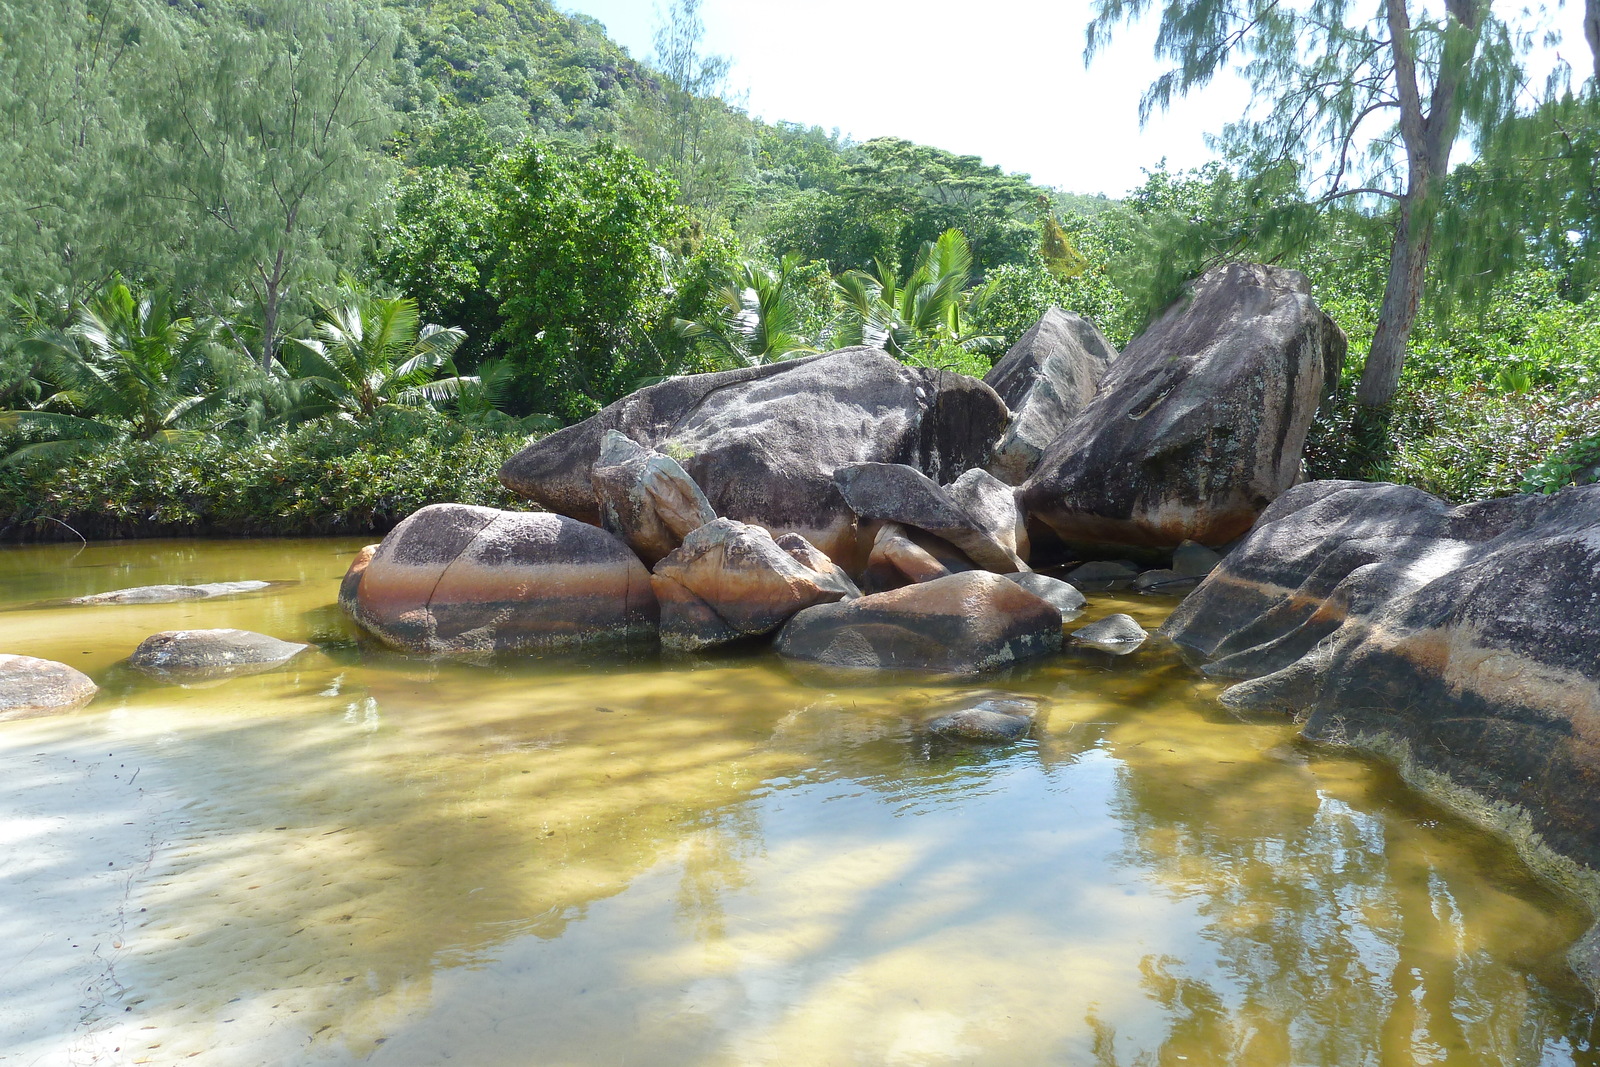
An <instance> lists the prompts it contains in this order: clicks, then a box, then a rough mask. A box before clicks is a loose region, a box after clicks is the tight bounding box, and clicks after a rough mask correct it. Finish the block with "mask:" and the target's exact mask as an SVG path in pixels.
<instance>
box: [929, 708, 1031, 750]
mask: <svg viewBox="0 0 1600 1067" xmlns="http://www.w3.org/2000/svg"><path fill="white" fill-rule="evenodd" d="M1038 712H1039V702H1038V701H1036V700H1029V699H1027V698H1025V697H994V698H990V699H988V700H984V701H980V702H979V703H977V704H974V705H973V706H972V707H968V708H960V709H958V710H956V711H952V712H949V713H947V714H945V715H941V716H939V717H938V718H937V719H934V720H933V721H932V722H930V723H929V724H928V727H927V730H928V733H930V734H932V735H934V736H935V737H943V738H947V739H949V740H952V741H975V742H978V743H980V744H1005V743H1006V742H1009V741H1016V740H1018V739H1019V738H1022V737H1025V736H1027V733H1028V731H1029V730H1031V729H1033V720H1034V716H1036V715H1037V714H1038Z"/></svg>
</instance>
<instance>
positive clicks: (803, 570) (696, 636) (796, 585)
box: [650, 519, 858, 652]
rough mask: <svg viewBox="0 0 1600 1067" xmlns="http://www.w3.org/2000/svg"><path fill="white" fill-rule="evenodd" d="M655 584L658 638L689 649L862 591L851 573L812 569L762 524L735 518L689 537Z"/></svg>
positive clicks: (753, 631)
mask: <svg viewBox="0 0 1600 1067" xmlns="http://www.w3.org/2000/svg"><path fill="white" fill-rule="evenodd" d="M786 536H791V537H792V536H794V535H792V534H791V535H786ZM650 583H651V586H652V587H653V588H654V590H655V594H656V599H657V600H659V601H660V603H661V643H662V644H663V645H665V646H666V647H668V648H673V649H678V650H680V651H690V652H693V651H699V650H701V649H706V648H711V647H714V646H716V645H721V644H726V643H728V642H730V641H737V640H740V639H743V638H747V637H755V636H758V635H760V634H765V633H770V632H771V631H773V630H776V629H777V628H778V627H779V626H782V625H783V624H784V623H785V622H787V621H788V620H789V618H790V617H791V616H793V615H794V614H795V613H796V612H798V611H800V610H801V609H802V608H809V607H811V606H812V605H814V604H826V603H831V602H833V601H835V600H843V599H845V598H846V597H849V596H853V595H858V594H857V592H856V590H855V586H854V585H853V584H852V583H849V582H848V579H846V580H845V581H840V580H839V579H838V578H837V577H835V575H834V574H833V573H832V572H831V570H830V571H821V570H813V569H812V568H811V567H809V566H807V565H805V564H804V563H801V562H800V561H799V560H798V559H796V558H795V556H794V555H792V554H791V553H790V552H789V551H786V550H785V549H784V548H783V547H782V546H780V545H778V544H777V542H775V541H774V540H773V539H772V535H771V534H769V533H768V532H767V531H766V530H765V529H763V528H762V527H760V526H752V525H749V524H747V523H742V522H737V521H735V520H733V519H716V520H714V521H712V522H709V523H707V524H705V525H704V526H701V527H700V528H699V529H697V530H695V531H694V532H693V533H691V534H690V535H689V536H688V537H686V538H684V541H683V544H682V545H681V546H679V547H678V548H677V549H675V550H674V551H673V552H672V553H671V554H669V555H667V556H666V557H665V558H663V559H662V560H661V562H659V563H657V564H656V569H655V573H654V574H653V575H652V576H651V579H650Z"/></svg>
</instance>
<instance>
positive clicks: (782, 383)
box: [500, 348, 1010, 573]
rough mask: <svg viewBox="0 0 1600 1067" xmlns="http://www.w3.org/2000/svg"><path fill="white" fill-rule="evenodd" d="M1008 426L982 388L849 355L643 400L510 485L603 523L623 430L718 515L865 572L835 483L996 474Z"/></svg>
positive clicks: (626, 405) (514, 471)
mask: <svg viewBox="0 0 1600 1067" xmlns="http://www.w3.org/2000/svg"><path fill="white" fill-rule="evenodd" d="M1009 417H1010V413H1009V411H1008V410H1007V409H1006V406H1005V404H1004V402H1003V401H1001V399H1000V398H999V397H998V396H997V395H996V394H995V392H994V390H992V389H990V388H989V387H988V386H986V385H984V384H983V383H982V382H980V381H977V380H976V379H973V378H968V377H965V376H963V375H960V374H953V373H950V372H948V371H939V370H931V369H927V368H921V367H908V366H905V365H904V364H902V363H900V362H899V361H898V360H896V359H894V358H892V357H890V356H888V355H886V354H884V353H883V352H880V351H878V350H876V349H869V348H847V349H843V350H841V351H838V352H830V353H827V354H825V355H821V356H812V357H810V358H807V359H797V360H791V361H788V362H783V363H774V364H768V365H766V366H761V367H743V368H739V369H737V370H730V371H719V372H717V373H715V374H697V375H690V376H687V377H683V378H675V379H672V380H670V381H666V382H662V383H661V384H659V385H653V386H650V387H649V388H646V389H641V390H640V391H639V392H637V393H634V394H633V395H632V396H629V397H625V398H624V399H622V400H619V401H617V402H616V403H614V404H612V405H610V406H609V407H607V408H606V409H605V410H603V411H601V412H600V413H599V414H597V415H595V416H594V417H592V418H590V419H588V420H586V421H584V422H581V423H579V424H577V425H576V426H569V427H567V428H566V429H564V430H561V431H558V432H556V433H553V434H551V435H550V436H549V437H546V438H544V439H542V440H540V441H537V442H535V443H533V444H531V445H529V446H528V447H527V448H525V449H523V450H522V451H521V452H519V453H517V454H516V455H515V456H513V457H511V459H509V460H507V461H506V464H505V466H504V467H503V468H502V469H501V472H500V477H501V480H502V481H503V482H505V484H506V485H507V486H508V487H509V488H510V489H512V490H513V491H514V492H517V493H520V494H521V495H523V496H525V497H527V498H528V499H530V500H533V501H536V502H537V503H539V504H540V505H542V506H544V507H546V508H549V509H550V510H551V511H555V512H558V513H560V514H562V515H567V516H571V517H572V518H576V519H580V520H582V521H584V522H589V523H596V524H598V523H599V522H600V510H599V506H598V503H597V501H596V499H595V492H594V485H593V482H592V480H591V472H592V471H593V469H594V466H595V463H596V462H597V460H598V459H599V455H600V446H601V440H602V438H603V437H604V435H605V433H606V431H608V430H617V431H619V432H620V433H622V434H624V435H625V436H627V437H629V438H631V439H632V440H634V441H636V442H638V443H640V444H641V445H645V446H648V447H651V448H655V449H657V450H658V451H660V452H663V453H665V454H667V455H669V456H673V457H675V458H677V459H678V461H679V462H680V463H681V464H682V466H683V469H684V471H685V472H686V473H687V474H688V475H689V477H690V478H692V479H693V480H694V482H695V483H696V484H697V485H699V486H700V488H701V489H702V490H704V492H705V495H706V498H707V499H708V501H709V502H710V504H711V507H712V508H713V509H714V510H715V512H716V513H717V514H719V515H724V516H727V517H729V518H733V519H738V520H739V521H741V522H749V523H755V524H757V525H760V526H765V527H766V528H767V529H768V530H770V531H771V532H772V533H773V534H774V535H779V534H783V533H790V532H792V533H798V534H801V535H802V536H804V537H805V538H806V539H807V540H809V541H810V542H811V543H812V544H814V545H816V546H817V547H818V548H819V549H821V550H822V551H823V552H824V553H826V554H827V555H828V556H829V558H831V559H833V560H834V561H835V562H837V563H839V564H840V565H841V566H843V567H844V568H845V569H846V570H849V571H851V572H852V573H856V572H858V571H859V570H860V567H861V565H862V564H863V562H864V560H865V555H866V546H865V545H863V544H858V543H857V531H856V524H855V517H854V515H853V514H852V513H851V512H850V511H849V509H848V508H847V507H846V506H845V504H844V500H843V498H841V497H840V496H839V493H838V490H837V489H836V488H835V487H834V484H833V472H834V471H835V470H836V469H838V468H839V467H845V466H849V465H850V464H853V463H862V462H867V461H877V462H885V463H906V464H909V465H911V466H913V467H915V468H916V469H918V470H920V471H922V472H923V473H924V474H927V475H928V476H930V477H931V478H933V479H934V480H936V481H939V480H943V479H946V478H954V477H955V476H956V475H958V474H960V473H961V472H963V471H965V470H967V469H969V468H971V467H978V466H982V465H983V464H984V462H985V461H986V460H987V458H988V453H989V448H990V444H991V443H992V442H993V441H994V439H995V438H996V437H997V436H999V434H1000V431H1001V429H1002V428H1003V427H1004V426H1005V424H1006V422H1007V420H1008V419H1009Z"/></svg>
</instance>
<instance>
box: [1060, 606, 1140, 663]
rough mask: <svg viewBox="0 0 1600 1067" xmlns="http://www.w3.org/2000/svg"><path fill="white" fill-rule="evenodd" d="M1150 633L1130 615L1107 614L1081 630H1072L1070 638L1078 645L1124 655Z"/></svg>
mask: <svg viewBox="0 0 1600 1067" xmlns="http://www.w3.org/2000/svg"><path fill="white" fill-rule="evenodd" d="M1149 636H1150V634H1149V633H1148V632H1147V631H1146V630H1145V628H1144V627H1143V626H1140V625H1139V623H1138V622H1137V621H1136V620H1135V619H1134V617H1133V616H1132V615H1122V614H1117V615H1107V616H1106V617H1105V618H1103V619H1101V620H1100V621H1099V622H1092V623H1090V624H1089V625H1088V626H1085V627H1083V628H1082V629H1081V630H1074V631H1072V639H1073V640H1074V641H1076V642H1077V643H1078V644H1080V645H1088V646H1089V647H1090V648H1098V649H1100V650H1101V651H1102V652H1110V653H1112V654H1113V655H1117V656H1125V655H1127V654H1128V653H1129V652H1132V651H1133V650H1134V649H1136V648H1138V647H1139V646H1140V645H1142V644H1144V642H1145V639H1146V638H1147V637H1149Z"/></svg>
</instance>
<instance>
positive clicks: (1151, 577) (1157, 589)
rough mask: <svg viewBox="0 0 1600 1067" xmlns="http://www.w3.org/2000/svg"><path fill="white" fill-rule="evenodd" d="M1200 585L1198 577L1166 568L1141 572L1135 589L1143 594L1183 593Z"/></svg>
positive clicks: (1135, 582) (1136, 580)
mask: <svg viewBox="0 0 1600 1067" xmlns="http://www.w3.org/2000/svg"><path fill="white" fill-rule="evenodd" d="M1199 584H1200V579H1199V578H1198V577H1196V576H1194V575H1192V574H1179V573H1178V572H1177V571H1175V570H1170V569H1168V568H1165V567H1162V568H1158V569H1156V570H1149V571H1140V572H1139V576H1138V577H1137V578H1135V579H1134V580H1133V588H1134V589H1136V590H1138V591H1139V592H1141V593H1182V592H1185V591H1187V590H1190V589H1193V588H1194V587H1195V586H1197V585H1199Z"/></svg>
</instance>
